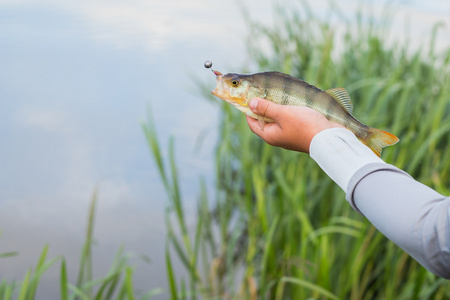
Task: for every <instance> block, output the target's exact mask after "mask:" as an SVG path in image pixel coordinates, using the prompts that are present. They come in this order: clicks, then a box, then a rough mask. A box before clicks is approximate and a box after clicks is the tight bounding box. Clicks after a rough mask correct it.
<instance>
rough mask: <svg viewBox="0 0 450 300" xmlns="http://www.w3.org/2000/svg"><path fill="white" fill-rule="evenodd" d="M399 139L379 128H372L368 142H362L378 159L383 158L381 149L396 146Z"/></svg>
mask: <svg viewBox="0 0 450 300" xmlns="http://www.w3.org/2000/svg"><path fill="white" fill-rule="evenodd" d="M398 141H399V138H398V137H396V136H395V135H393V134H392V133H389V132H387V131H383V130H380V129H377V128H370V134H369V137H368V138H367V139H366V140H361V142H363V143H364V144H365V145H366V146H367V147H369V148H370V149H371V150H372V151H373V152H374V153H375V154H376V155H378V157H380V156H381V149H383V148H384V147H386V146H391V145H394V144H396V143H397V142H398Z"/></svg>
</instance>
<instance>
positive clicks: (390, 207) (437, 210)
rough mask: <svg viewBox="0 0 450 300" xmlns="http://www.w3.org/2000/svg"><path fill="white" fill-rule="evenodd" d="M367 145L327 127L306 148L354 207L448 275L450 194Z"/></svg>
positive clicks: (437, 271)
mask: <svg viewBox="0 0 450 300" xmlns="http://www.w3.org/2000/svg"><path fill="white" fill-rule="evenodd" d="M366 150H368V151H370V149H368V148H367V147H365V146H364V145H363V144H361V143H360V142H359V141H358V140H357V139H356V137H354V135H353V134H351V133H350V132H349V131H345V130H343V129H329V130H325V131H323V132H321V133H319V134H318V135H317V136H316V137H315V138H314V139H313V142H312V143H311V147H310V154H311V157H312V158H313V159H314V160H316V162H317V163H318V164H319V165H320V166H321V167H322V169H324V171H325V172H326V173H327V174H328V175H330V177H331V178H332V179H333V180H335V181H336V182H337V183H338V184H339V186H341V188H343V189H344V191H346V192H347V200H348V201H349V203H350V204H351V205H352V207H353V208H354V209H355V210H357V211H358V212H360V213H362V214H363V215H364V216H365V217H366V218H367V219H368V220H369V221H370V222H371V223H372V224H373V225H374V226H375V227H377V228H378V230H380V232H382V233H383V234H384V235H385V236H386V237H387V238H389V239H390V240H391V241H393V242H394V243H395V244H397V245H398V246H399V247H401V248H402V249H404V250H405V251H406V252H407V253H409V254H410V255H411V256H412V257H413V258H415V259H416V260H417V261H418V262H419V263H421V264H422V265H423V266H424V267H425V268H427V269H428V270H430V271H431V272H433V273H435V274H437V275H439V276H442V277H445V278H450V198H446V197H444V196H442V195H440V194H439V193H437V192H435V191H434V190H432V189H430V188H428V187H426V186H425V185H423V184H421V183H419V182H417V181H415V180H414V179H413V178H412V177H411V176H409V175H408V174H407V173H405V172H403V171H401V170H399V169H397V168H395V167H394V166H391V165H388V164H386V163H384V162H383V161H382V160H381V159H379V158H378V157H376V156H375V155H371V153H370V152H367V151H366ZM372 154H373V153H372Z"/></svg>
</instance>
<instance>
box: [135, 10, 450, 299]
mask: <svg viewBox="0 0 450 300" xmlns="http://www.w3.org/2000/svg"><path fill="white" fill-rule="evenodd" d="M302 3H303V4H302V5H301V6H300V7H297V8H295V9H293V8H292V7H288V8H279V9H276V12H275V14H274V25H273V26H266V25H264V24H262V23H260V22H253V21H249V22H248V25H249V29H250V32H251V34H250V36H249V38H248V44H249V53H250V58H251V60H252V63H254V64H255V65H256V66H257V67H256V69H257V71H267V70H278V71H282V72H285V73H289V74H291V75H294V76H297V77H299V78H302V79H304V80H306V81H307V82H309V83H311V84H314V85H315V86H317V87H319V88H321V89H329V88H332V87H345V88H346V89H347V90H348V91H349V93H350V95H351V97H352V101H353V104H354V115H355V116H356V117H357V118H358V119H360V120H361V121H362V122H364V123H365V124H368V125H370V126H373V127H377V128H381V129H383V130H388V131H390V132H392V133H394V134H395V135H397V136H398V137H400V143H399V144H397V145H396V146H393V147H389V148H386V149H385V150H384V151H383V156H382V157H383V159H384V160H385V161H386V162H388V163H391V164H393V165H395V166H397V167H399V168H402V169H404V170H406V171H407V172H409V173H410V174H411V175H412V176H414V177H415V178H416V179H417V180H419V181H421V182H423V183H425V184H427V185H429V186H430V187H432V188H434V189H436V190H437V191H439V192H441V193H443V194H446V195H448V194H449V188H450V178H449V169H450V151H448V147H449V146H450V145H449V141H450V140H449V137H450V114H449V112H450V85H449V84H448V83H449V82H450V50H449V49H446V50H441V51H437V49H435V39H436V36H437V34H438V29H439V28H438V26H436V27H435V28H434V30H433V31H432V32H431V34H430V38H429V40H428V41H426V43H427V44H426V45H425V46H423V47H422V48H419V49H411V47H409V45H408V43H407V42H404V43H400V42H395V41H394V42H389V43H388V42H387V40H388V37H389V36H391V30H392V28H391V27H389V24H390V23H389V19H384V20H382V21H378V19H377V18H376V17H374V16H371V15H367V14H364V13H361V12H358V13H357V15H356V17H355V19H352V20H350V21H345V18H344V17H343V15H342V14H341V13H340V12H339V10H338V9H337V8H336V7H335V8H334V11H335V13H330V14H329V15H328V17H327V18H326V20H324V19H321V18H320V17H318V16H316V15H315V14H314V13H313V12H312V11H311V10H310V9H309V8H308V6H307V3H305V2H302ZM330 19H331V20H332V19H334V20H338V21H340V22H339V23H340V24H341V25H340V26H341V27H340V28H338V29H336V26H335V25H334V24H333V23H330V22H328V21H327V20H330ZM381 19H382V18H381ZM250 65H251V64H250ZM228 71H230V72H241V70H228ZM212 88H213V87H211V89H212ZM218 103H220V105H222V108H223V113H222V115H221V120H220V126H219V128H218V130H219V132H220V137H219V140H218V143H217V149H216V175H215V176H216V182H217V186H216V190H215V191H213V192H212V193H211V192H210V193H211V194H208V191H207V189H206V187H205V184H204V183H202V184H201V194H200V197H199V202H198V223H197V224H196V227H195V232H193V233H192V234H190V233H189V231H188V230H187V228H188V227H189V224H186V220H185V217H184V215H183V202H182V193H181V191H180V189H179V184H178V177H177V171H176V162H175V160H174V154H173V153H174V151H173V148H174V147H173V143H172V142H171V147H170V149H171V150H170V155H169V158H170V159H169V161H168V162H167V161H165V160H164V159H163V155H162V154H161V153H160V150H159V149H160V148H159V144H158V139H157V137H156V130H155V128H154V125H153V124H152V123H151V121H149V124H147V125H145V126H144V130H145V132H146V135H147V138H148V140H149V143H150V145H151V147H152V150H153V155H154V157H155V159H156V161H157V162H158V166H159V170H160V174H161V178H162V180H163V182H164V184H165V186H166V189H167V191H168V195H169V199H170V201H171V202H170V206H169V208H168V213H167V226H168V231H169V234H168V239H167V252H166V254H167V268H168V271H169V272H168V274H169V278H168V280H169V282H170V286H171V296H172V299H196V298H202V299H449V298H450V283H449V282H448V281H446V280H444V279H441V278H438V277H436V276H434V275H433V274H431V273H430V272H428V271H426V270H425V269H424V268H423V267H421V266H420V265H419V264H418V263H417V262H415V261H414V260H413V259H411V258H410V257H409V256H408V255H407V254H406V253H405V252H404V251H402V250H401V249H399V248H398V247H397V246H395V245H394V244H393V243H392V242H390V241H389V240H387V239H386V238H385V237H384V236H383V235H381V234H380V233H379V232H378V231H377V230H376V229H375V228H374V227H373V226H372V225H371V224H370V223H369V222H368V221H367V220H365V219H364V218H363V217H362V216H360V215H358V214H357V213H355V212H354V211H353V210H352V209H351V208H350V206H349V205H348V203H346V201H345V200H344V197H345V195H344V193H343V192H342V191H341V190H340V189H339V187H338V186H337V185H336V184H334V183H333V182H332V181H331V180H330V179H329V178H328V177H327V176H326V175H325V174H324V173H323V172H322V171H321V170H320V168H319V167H318V166H317V165H316V164H315V162H314V161H312V160H311V159H310V158H309V157H308V155H305V154H299V153H295V152H290V151H285V150H283V149H279V148H274V147H271V146H269V145H267V144H265V143H264V142H262V141H261V140H260V139H259V138H257V137H256V136H254V135H253V134H252V133H251V132H250V130H249V129H248V126H247V124H246V122H245V118H244V117H243V116H242V114H241V113H240V112H238V111H237V110H235V109H234V108H231V106H229V105H226V104H224V103H222V102H220V101H218ZM167 163H168V164H169V165H168V166H167V165H166V164H167ZM175 261H180V262H181V263H182V265H183V266H184V267H185V269H186V271H187V273H186V274H187V275H185V276H179V275H178V276H177V274H175V273H174V271H173V264H174V262H175Z"/></svg>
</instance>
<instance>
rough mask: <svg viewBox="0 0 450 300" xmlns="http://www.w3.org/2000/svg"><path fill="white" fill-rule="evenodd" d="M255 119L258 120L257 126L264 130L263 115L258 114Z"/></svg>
mask: <svg viewBox="0 0 450 300" xmlns="http://www.w3.org/2000/svg"><path fill="white" fill-rule="evenodd" d="M256 119H257V120H258V125H259V128H261V130H262V131H264V126H266V121H264V117H262V116H258V117H257V118H256Z"/></svg>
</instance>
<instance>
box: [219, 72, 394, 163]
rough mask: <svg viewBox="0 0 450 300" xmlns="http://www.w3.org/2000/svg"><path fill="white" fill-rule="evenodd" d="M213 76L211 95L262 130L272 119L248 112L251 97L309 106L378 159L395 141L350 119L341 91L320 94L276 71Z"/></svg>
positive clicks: (345, 95)
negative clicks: (366, 147) (352, 135)
mask: <svg viewBox="0 0 450 300" xmlns="http://www.w3.org/2000/svg"><path fill="white" fill-rule="evenodd" d="M214 74H215V75H216V76H217V86H216V88H215V89H214V90H213V91H212V94H213V95H215V96H217V97H219V98H221V99H223V100H225V101H226V102H228V103H230V104H231V105H233V106H234V107H236V108H237V109H239V110H240V111H242V112H243V113H245V114H246V115H248V116H250V117H252V118H255V119H258V123H259V124H260V126H261V129H264V121H265V122H273V120H270V119H268V118H263V117H261V116H258V115H256V114H254V113H253V112H252V111H251V110H250V108H249V107H248V103H249V101H250V100H251V99H253V98H255V97H259V98H263V99H266V100H269V101H272V102H274V103H277V104H282V105H294V106H306V107H310V108H312V109H314V110H316V111H318V112H320V113H321V114H322V115H324V116H325V117H326V118H327V119H328V120H330V121H332V122H335V123H338V124H341V125H342V126H344V127H345V128H347V129H349V130H351V131H352V132H353V133H354V134H355V135H356V136H357V137H358V139H359V140H360V141H361V142H363V143H364V144H365V145H367V146H368V147H369V148H370V149H372V151H373V152H374V153H375V154H376V155H378V156H380V155H381V149H382V148H384V147H386V146H389V145H393V144H395V143H397V142H398V141H399V139H398V138H397V137H396V136H395V135H393V134H391V133H389V132H386V131H383V130H380V129H376V128H373V127H369V126H367V125H364V124H362V123H361V122H359V121H358V120H357V119H356V118H355V117H353V116H352V111H353V105H352V102H351V100H350V96H349V94H348V93H347V91H346V90H345V89H343V88H334V89H329V90H326V91H322V90H320V89H318V88H316V87H315V86H313V85H310V84H308V83H306V82H304V81H302V80H300V79H298V78H295V77H292V76H290V75H287V74H283V73H279V72H264V73H255V74H249V75H243V74H235V73H230V74H226V75H222V74H221V73H220V72H218V71H214Z"/></svg>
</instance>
